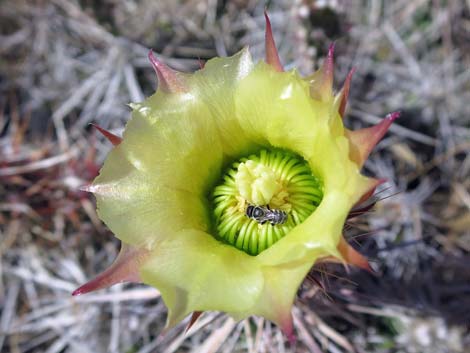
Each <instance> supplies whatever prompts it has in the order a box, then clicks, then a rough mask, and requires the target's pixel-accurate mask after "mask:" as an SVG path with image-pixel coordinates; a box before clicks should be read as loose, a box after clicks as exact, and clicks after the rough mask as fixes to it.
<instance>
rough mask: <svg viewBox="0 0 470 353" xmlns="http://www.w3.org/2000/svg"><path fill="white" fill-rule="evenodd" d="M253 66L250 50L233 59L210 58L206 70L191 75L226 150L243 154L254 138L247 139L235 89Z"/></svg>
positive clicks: (196, 92)
mask: <svg viewBox="0 0 470 353" xmlns="http://www.w3.org/2000/svg"><path fill="white" fill-rule="evenodd" d="M252 69H253V62H252V60H251V56H250V53H249V52H248V49H244V50H242V51H240V52H239V53H237V54H235V55H233V56H231V57H229V58H214V59H211V60H209V61H208V62H207V63H206V64H205V66H204V69H202V70H199V71H197V72H195V73H194V75H193V76H192V78H191V84H192V86H191V91H192V92H193V93H194V95H195V96H196V97H197V98H198V99H201V100H202V101H204V102H205V104H207V107H208V108H209V111H210V113H211V115H210V116H211V117H212V118H213V121H214V123H215V126H216V128H217V130H218V132H219V135H220V137H221V141H222V145H223V149H224V153H225V154H227V155H229V156H237V157H238V156H239V155H240V154H241V153H244V152H249V151H252V150H253V141H249V140H247V138H246V136H245V134H244V133H243V130H242V129H241V128H240V123H239V121H238V120H237V119H236V111H235V109H236V108H235V104H234V95H235V90H236V89H238V85H239V83H240V81H241V80H242V79H243V78H244V77H246V76H247V75H248V74H249V73H250V72H251V70H252Z"/></svg>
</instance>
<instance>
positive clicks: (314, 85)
mask: <svg viewBox="0 0 470 353" xmlns="http://www.w3.org/2000/svg"><path fill="white" fill-rule="evenodd" d="M334 52H335V43H332V44H331V45H330V47H329V49H328V55H327V57H326V58H325V60H324V61H323V65H322V66H321V67H320V69H318V70H317V71H316V72H314V73H313V74H312V75H311V76H310V77H309V78H308V79H309V81H310V95H311V97H312V98H313V99H318V100H321V101H324V102H326V101H329V100H330V99H331V97H332V95H333V74H334Z"/></svg>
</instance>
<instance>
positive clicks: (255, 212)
mask: <svg viewBox="0 0 470 353" xmlns="http://www.w3.org/2000/svg"><path fill="white" fill-rule="evenodd" d="M245 215H246V216H247V217H248V218H251V219H254V220H255V221H257V222H258V223H259V224H265V223H266V222H269V223H271V225H272V226H274V225H276V224H283V223H285V222H286V221H287V213H286V212H284V211H282V210H272V209H271V208H269V206H268V205H266V206H254V205H248V207H247V208H246V211H245Z"/></svg>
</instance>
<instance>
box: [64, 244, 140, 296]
mask: <svg viewBox="0 0 470 353" xmlns="http://www.w3.org/2000/svg"><path fill="white" fill-rule="evenodd" d="M147 253H148V252H147V250H143V249H137V248H133V247H131V246H130V245H126V244H123V245H122V248H121V251H120V252H119V255H118V257H117V258H116V260H114V262H113V264H112V265H111V266H110V267H109V268H108V269H106V270H105V271H104V272H102V273H101V274H99V275H98V276H97V277H95V278H94V279H92V280H91V281H89V282H87V283H85V284H84V285H82V286H80V287H79V288H77V289H76V290H74V291H73V293H72V295H73V296H77V295H82V294H85V293H89V292H92V291H96V290H99V289H103V288H107V287H110V286H112V285H114V284H117V283H122V282H140V275H139V268H140V265H141V263H142V261H143V260H144V259H145V257H146V255H147Z"/></svg>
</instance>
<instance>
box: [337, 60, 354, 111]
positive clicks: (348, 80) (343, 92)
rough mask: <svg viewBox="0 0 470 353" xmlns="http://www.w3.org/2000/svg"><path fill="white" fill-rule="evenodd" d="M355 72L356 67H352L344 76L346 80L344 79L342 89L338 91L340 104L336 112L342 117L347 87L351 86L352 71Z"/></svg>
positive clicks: (346, 100) (345, 103) (344, 109)
mask: <svg viewBox="0 0 470 353" xmlns="http://www.w3.org/2000/svg"><path fill="white" fill-rule="evenodd" d="M355 72H356V68H355V67H353V68H352V69H351V70H350V71H349V73H348V75H347V76H346V80H345V81H344V85H343V89H342V90H341V93H340V104H339V108H338V113H339V115H340V116H341V117H344V113H345V112H346V105H347V103H348V97H349V88H350V87H351V81H352V77H353V75H354V73H355Z"/></svg>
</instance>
